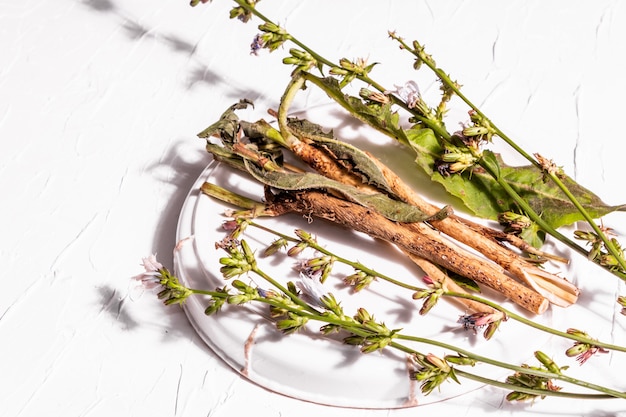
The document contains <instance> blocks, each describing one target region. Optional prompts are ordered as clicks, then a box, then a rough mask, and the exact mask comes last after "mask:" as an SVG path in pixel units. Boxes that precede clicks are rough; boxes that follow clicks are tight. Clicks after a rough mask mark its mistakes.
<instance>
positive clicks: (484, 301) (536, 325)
mask: <svg viewBox="0 0 626 417" xmlns="http://www.w3.org/2000/svg"><path fill="white" fill-rule="evenodd" d="M246 222H247V223H248V225H250V226H253V227H255V228H257V229H260V230H264V231H266V232H268V233H271V234H273V235H275V236H278V237H279V238H282V239H285V240H287V241H290V242H292V243H298V242H302V241H303V240H302V239H298V238H294V237H293V236H290V235H286V234H284V233H281V232H279V231H277V230H274V229H271V228H269V227H266V226H263V225H262V224H260V223H257V222H254V221H251V220H246ZM306 243H307V244H308V246H309V247H311V248H312V249H314V250H316V251H318V252H320V253H322V254H324V255H327V256H332V257H333V258H334V259H335V260H336V261H337V262H340V263H343V264H344V265H348V266H350V267H352V268H354V269H355V270H360V271H363V272H365V273H366V274H368V275H371V276H375V277H378V278H380V279H382V280H384V281H387V282H389V283H391V284H394V285H397V286H398V287H401V288H404V289H407V290H410V291H422V290H423V288H422V287H417V286H414V285H411V284H407V283H405V282H403V281H400V280H397V279H395V278H392V277H390V276H388V275H385V274H383V273H381V272H378V271H376V270H374V269H371V268H369V267H367V266H366V265H363V264H362V263H360V262H355V261H351V260H349V259H346V258H344V257H342V256H340V255H338V254H336V253H335V252H333V251H331V250H329V249H327V248H325V247H323V246H321V245H320V244H318V243H317V242H316V241H315V240H307V241H306ZM442 296H444V297H451V298H465V299H467V300H472V301H476V302H479V303H482V304H484V305H487V306H489V307H491V308H493V309H495V310H498V311H500V312H501V313H503V314H504V315H505V316H506V317H508V318H510V319H513V320H515V321H517V322H519V323H522V324H524V325H526V326H529V327H531V328H534V329H536V330H539V331H542V332H545V333H548V334H552V335H555V336H559V337H562V338H565V339H569V340H574V341H577V342H582V343H587V344H590V345H594V346H598V347H602V348H605V349H610V350H614V351H619V352H626V347H625V346H620V345H614V344H610V343H606V342H602V341H599V340H595V339H591V338H585V337H582V336H578V335H575V334H570V333H567V332H563V331H560V330H557V329H554V328H552V327H548V326H544V325H542V324H540V323H537V322H535V321H533V320H529V319H527V318H525V317H524V316H521V315H519V314H516V313H514V312H513V311H511V310H509V309H507V308H504V307H502V306H501V305H499V304H497V303H495V302H493V301H490V300H488V299H486V298H483V297H479V296H476V295H472V294H464V293H459V292H454V291H444V292H443V293H442Z"/></svg>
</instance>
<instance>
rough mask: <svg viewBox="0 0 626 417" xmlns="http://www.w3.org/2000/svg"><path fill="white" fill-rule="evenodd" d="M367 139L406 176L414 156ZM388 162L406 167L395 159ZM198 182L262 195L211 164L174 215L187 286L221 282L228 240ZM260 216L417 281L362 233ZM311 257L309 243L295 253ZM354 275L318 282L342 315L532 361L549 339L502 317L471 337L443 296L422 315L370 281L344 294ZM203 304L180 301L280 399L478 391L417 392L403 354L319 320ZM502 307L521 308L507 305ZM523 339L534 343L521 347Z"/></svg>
mask: <svg viewBox="0 0 626 417" xmlns="http://www.w3.org/2000/svg"><path fill="white" fill-rule="evenodd" d="M324 120H325V121H327V122H326V123H329V124H325V125H326V126H329V127H334V128H335V133H337V132H338V131H340V130H341V129H342V128H341V126H340V125H339V124H338V123H339V122H340V121H341V117H340V116H335V118H334V119H333V118H332V117H330V116H329V115H328V114H326V115H325V118H324ZM318 123H319V122H318ZM345 128H346V127H345V126H344V130H345ZM348 130H349V131H348V132H347V133H346V132H344V136H342V137H345V136H354V137H356V136H360V135H361V134H362V133H363V132H361V133H359V132H356V131H355V130H354V129H353V127H349V129H348ZM369 135H370V137H369V138H367V139H361V140H355V141H356V142H357V145H359V146H362V147H365V148H368V149H370V150H374V151H375V152H376V153H377V155H378V156H379V157H381V159H383V160H384V161H385V162H387V163H388V164H391V166H404V167H406V168H404V170H405V171H407V172H410V171H411V170H413V169H414V168H413V167H410V166H408V163H410V161H411V160H412V156H411V155H410V154H408V153H407V152H406V151H405V150H403V148H401V147H399V146H397V145H395V144H394V143H392V142H391V141H389V140H388V139H386V138H380V137H379V136H377V135H376V134H375V133H374V134H372V132H369ZM394 160H397V161H398V162H401V163H403V164H404V165H397V164H394ZM407 161H408V162H407ZM401 174H402V172H401ZM205 181H208V182H212V183H214V184H217V185H221V186H223V187H226V188H229V189H232V190H233V191H235V192H238V193H240V194H243V195H245V196H248V197H251V198H254V199H257V200H260V199H261V196H262V187H261V186H260V185H259V184H257V183H255V182H253V181H251V180H249V179H248V178H246V177H245V176H244V175H243V174H241V173H239V172H235V171H233V170H232V169H230V168H229V167H227V166H225V165H223V164H218V163H215V162H213V163H211V164H209V165H208V167H207V168H206V170H205V171H204V172H203V173H202V175H200V177H199V178H198V180H197V182H196V184H194V186H193V188H192V189H191V191H190V194H189V196H188V198H187V201H186V203H185V205H184V207H183V210H182V212H181V216H180V221H179V229H178V236H177V238H178V241H179V245H178V246H177V251H176V257H175V260H176V272H177V274H178V276H179V277H180V279H181V280H182V281H183V282H184V283H185V284H186V285H188V286H190V287H194V288H201V289H208V290H214V289H215V288H217V287H223V286H224V285H225V284H226V283H227V281H225V280H224V279H223V278H222V276H221V273H220V272H219V268H220V264H219V263H218V259H219V258H220V257H222V256H224V255H225V252H223V251H222V250H218V249H216V248H215V243H216V242H218V241H220V240H221V239H222V238H223V237H224V236H226V232H225V231H223V230H222V222H223V221H224V220H227V218H226V217H224V215H223V212H224V210H225V209H226V208H230V207H227V206H226V205H224V204H223V203H221V202H218V201H216V200H214V199H212V198H210V197H208V196H206V195H203V194H201V193H200V192H199V189H200V186H201V185H202V183H204V182H205ZM416 181H419V179H416V180H415V181H414V182H416ZM415 185H416V186H417V185H419V184H415ZM426 189H427V190H429V191H428V192H429V193H431V195H432V185H430V184H427V185H426ZM435 195H436V194H435ZM258 221H259V222H261V223H262V224H263V225H265V226H267V227H270V228H274V229H276V230H278V231H280V232H282V233H285V234H292V233H293V231H294V230H295V229H296V228H301V229H304V230H307V231H309V232H311V233H313V234H314V235H316V236H317V239H318V242H319V243H321V244H322V245H324V246H326V247H327V248H328V249H330V250H332V251H334V252H335V253H338V254H340V255H342V256H344V257H346V258H349V259H352V260H358V261H360V262H362V263H364V264H366V265H368V266H370V267H372V268H374V269H376V270H378V271H381V272H383V273H385V274H387V275H390V276H393V277H395V278H397V279H401V280H404V281H407V282H410V283H414V284H415V285H418V286H421V285H423V284H422V281H421V279H420V277H421V276H422V272H421V271H420V270H419V269H418V268H417V267H416V266H415V265H413V264H412V263H410V262H409V261H407V260H406V259H405V258H404V257H403V256H402V255H401V254H400V253H399V252H398V251H397V250H395V249H394V248H393V247H391V246H390V245H387V244H385V243H381V242H378V241H374V240H372V239H370V238H369V237H367V236H364V235H360V234H357V233H355V232H353V231H350V230H346V229H343V228H339V227H337V226H335V225H330V224H328V223H326V222H323V221H321V220H314V221H313V222H312V223H309V222H308V221H307V219H303V218H302V217H301V216H297V215H288V216H283V217H280V218H263V219H258ZM243 238H245V239H246V240H247V242H248V243H249V244H250V246H251V247H252V248H253V249H254V250H256V251H257V253H260V252H261V251H262V250H263V249H264V248H265V247H266V246H267V245H268V244H269V243H271V242H272V240H274V238H275V237H274V236H272V235H270V234H268V233H267V232H264V231H260V230H258V229H255V228H253V227H249V228H248V229H247V230H246V232H245V235H244V236H243ZM314 255H315V253H314V252H313V251H311V250H310V249H308V250H307V251H305V252H304V253H303V254H302V255H301V256H300V259H303V258H310V257H313V256H314ZM296 262H297V259H293V258H289V257H287V256H286V255H285V254H284V253H282V254H279V255H277V256H275V257H272V258H259V263H260V264H261V266H262V268H263V269H264V270H265V271H266V272H268V273H269V274H270V275H272V276H273V277H274V278H275V279H277V280H279V281H281V282H283V283H286V282H287V281H296V280H297V279H298V273H297V272H296V270H295V269H294V264H295V263H296ZM352 272H353V271H352V270H351V269H350V268H349V267H345V266H342V265H339V264H338V265H337V266H336V267H335V268H334V270H333V273H332V274H331V276H330V277H329V278H328V279H327V281H326V283H325V284H324V287H325V288H326V290H327V291H328V292H331V293H333V294H334V295H335V296H336V297H337V298H338V299H339V300H341V304H342V306H343V307H344V311H345V312H347V313H348V314H354V312H356V309H357V308H359V307H365V308H366V309H367V310H368V311H369V312H370V313H372V314H373V315H374V316H375V317H376V318H377V319H378V320H380V321H383V322H385V324H386V325H387V326H388V327H389V328H392V329H395V328H402V329H403V330H402V332H403V333H405V334H414V335H419V336H421V337H429V338H433V339H437V340H439V341H443V342H447V343H450V344H453V345H456V346H459V347H462V348H465V349H469V350H474V351H476V352H478V353H479V354H481V355H483V356H489V357H493V358H495V359H499V360H503V361H509V362H512V363H514V364H521V363H523V362H526V363H534V359H533V355H532V352H533V351H534V350H537V349H541V348H542V347H543V346H544V345H545V343H546V342H547V341H548V339H549V336H548V335H547V334H546V333H542V332H537V331H535V330H531V329H529V328H527V327H525V326H523V325H520V324H519V323H517V322H515V321H513V320H509V321H508V322H506V323H504V324H503V326H501V328H500V329H499V330H498V332H497V334H496V335H495V337H494V338H493V339H491V340H489V341H486V340H484V339H483V338H482V336H481V334H480V333H479V334H478V335H475V334H473V332H471V331H465V330H463V329H462V327H461V325H460V324H457V322H456V321H457V319H458V317H459V315H461V314H463V313H464V312H463V311H461V310H460V309H459V308H457V307H456V306H455V305H453V304H450V303H448V302H446V301H441V302H440V303H439V304H438V305H437V306H436V307H435V308H434V309H433V310H432V311H431V312H430V313H429V314H427V315H425V316H420V315H419V314H418V310H419V307H420V306H421V301H417V302H416V301H413V300H412V299H411V292H410V291H408V290H404V289H400V288H397V287H394V286H393V285H391V284H388V283H386V282H384V281H380V280H379V281H375V282H374V283H373V284H372V285H371V287H370V288H369V289H367V290H364V291H361V292H359V293H356V294H355V293H352V292H350V291H349V290H347V289H346V288H344V285H343V284H342V281H341V279H342V278H343V276H345V275H348V274H350V273H352ZM240 279H242V280H243V281H246V282H249V283H252V284H253V285H258V286H260V287H263V288H267V284H266V283H265V282H263V280H262V279H261V278H259V277H256V276H241V277H240ZM206 305H207V304H206V299H203V297H192V298H190V299H189V301H188V302H187V304H186V305H185V311H186V313H187V315H188V317H189V320H190V321H191V323H192V324H193V326H194V328H195V329H196V331H197V332H198V333H199V335H200V336H201V337H202V339H203V340H204V341H205V342H206V343H207V345H208V346H209V347H210V348H211V349H212V350H213V351H214V352H215V353H216V354H217V355H218V356H219V357H221V358H222V359H223V360H224V361H226V363H228V364H229V365H230V366H231V367H232V368H233V369H234V370H235V371H237V372H239V373H241V374H242V375H243V376H245V377H246V378H248V379H249V380H251V381H253V382H255V383H257V384H259V385H260V386H262V387H265V388H267V389H269V390H272V391H275V392H278V393H281V394H284V395H287V396H291V397H295V398H299V399H302V400H306V401H312V402H317V403H322V404H327V405H333V406H341V407H358V408H400V407H409V406H415V405H418V404H427V403H432V402H435V401H442V400H445V399H449V398H453V397H457V396H460V395H464V394H467V393H468V392H471V391H474V390H476V389H479V388H480V387H481V385H480V384H478V383H475V382H472V381H469V380H463V381H462V384H461V385H458V384H456V383H453V382H446V383H444V384H443V385H442V387H441V389H440V390H439V391H434V392H433V393H432V394H431V395H429V396H424V395H422V394H421V392H420V390H419V383H417V382H416V381H413V380H411V379H410V378H409V369H408V367H407V358H406V355H405V354H403V353H401V352H397V351H393V350H391V349H389V350H385V351H383V352H382V353H379V352H376V353H371V354H362V353H360V352H359V350H358V348H357V347H354V346H348V345H344V344H342V343H341V340H340V339H338V338H337V337H335V338H332V337H330V338H329V337H323V336H321V334H319V332H318V331H317V330H318V329H319V327H320V326H321V324H320V323H310V324H309V326H308V328H307V330H306V331H304V332H300V333H297V334H291V335H282V334H281V333H280V332H279V331H278V330H276V329H275V326H274V323H273V322H272V321H271V320H270V319H268V318H267V314H266V311H265V310H264V309H260V308H256V307H253V306H245V307H244V306H239V307H235V306H226V307H225V308H224V309H223V310H222V311H220V312H219V313H218V314H216V315H213V316H210V317H208V316H206V315H205V314H204V309H205V308H206ZM506 305H507V307H509V308H511V309H513V310H516V311H519V310H517V309H516V308H515V306H512V305H511V304H508V303H507V304H506ZM538 320H539V321H540V322H542V323H544V324H548V325H550V324H553V323H554V317H553V312H552V311H551V310H549V311H548V312H546V313H545V314H544V315H542V316H541V317H540V318H538ZM529 340H531V341H532V343H528V341H529ZM412 347H414V348H416V349H418V350H419V351H421V352H423V353H434V354H435V355H437V356H443V355H445V354H450V353H453V352H451V351H448V350H445V349H442V348H439V347H435V346H426V345H412ZM467 370H468V371H471V372H475V373H478V374H481V375H483V376H487V377H491V378H495V379H500V380H502V379H504V378H505V377H506V375H508V374H510V373H511V372H509V371H503V370H502V369H497V368H492V367H490V366H487V365H483V364H480V365H477V366H475V367H474V368H468V369H467ZM502 394H504V393H502Z"/></svg>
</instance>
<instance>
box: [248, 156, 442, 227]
mask: <svg viewBox="0 0 626 417" xmlns="http://www.w3.org/2000/svg"><path fill="white" fill-rule="evenodd" d="M244 162H245V165H246V169H247V171H248V172H249V173H250V174H251V175H252V176H253V177H255V179H257V180H258V181H259V182H261V183H263V184H265V185H268V186H270V187H273V188H276V189H279V190H285V191H302V190H311V189H316V190H320V189H322V190H332V191H336V192H339V193H341V194H342V195H343V196H344V197H345V198H346V199H347V200H350V201H352V202H354V203H357V204H360V205H362V206H364V207H369V208H371V209H373V210H376V211H377V212H379V213H380V214H382V215H383V216H385V217H386V218H388V219H389V220H393V221H397V222H403V223H413V222H422V221H428V220H431V219H433V218H437V219H441V218H442V217H445V216H446V215H447V213H448V207H444V208H443V209H442V210H441V211H440V212H438V213H437V214H435V215H434V216H431V215H428V214H426V213H424V212H422V211H421V210H419V209H418V208H417V207H415V206H412V205H410V204H406V203H403V202H401V201H397V200H393V199H391V198H389V197H388V196H386V195H384V194H382V193H375V194H368V193H363V192H361V191H359V190H357V189H356V188H355V187H352V186H350V185H346V184H342V183H340V182H338V181H335V180H331V179H329V178H326V177H325V176H323V175H320V174H316V173H312V172H304V173H294V172H285V171H264V170H263V169H261V168H260V167H258V166H257V165H256V164H254V163H252V162H250V161H247V160H246V161H244Z"/></svg>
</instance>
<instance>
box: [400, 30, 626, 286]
mask: <svg viewBox="0 0 626 417" xmlns="http://www.w3.org/2000/svg"><path fill="white" fill-rule="evenodd" d="M393 38H394V39H395V40H396V41H398V42H399V43H400V44H401V45H402V47H403V49H406V50H407V51H410V52H411V53H412V54H413V55H415V56H416V57H417V58H418V59H420V60H421V62H422V63H424V64H425V65H426V66H427V67H428V68H429V69H430V70H431V71H433V72H434V73H435V75H436V76H437V77H438V78H439V79H440V80H441V82H442V83H443V84H445V85H446V86H447V87H448V88H449V89H450V90H452V91H454V94H456V95H457V96H458V97H459V98H460V99H461V100H463V102H464V103H465V104H467V105H468V106H469V107H470V108H471V109H472V110H473V111H475V112H476V114H477V115H478V116H479V117H480V118H481V119H482V120H484V121H485V122H486V124H488V125H489V126H490V127H491V129H492V130H493V132H494V134H495V135H497V136H498V137H500V138H501V139H502V140H503V141H504V142H505V143H506V144H507V145H509V146H510V147H511V148H513V149H514V150H515V151H516V152H517V153H519V154H520V155H521V156H522V157H524V158H525V159H527V160H528V161H529V162H530V163H532V164H533V165H535V166H536V167H537V168H539V169H541V170H542V171H545V170H544V167H543V166H542V165H541V163H540V162H539V161H538V160H537V158H535V157H533V156H532V155H530V154H529V153H528V152H526V151H524V149H522V148H521V147H520V146H519V145H517V143H515V141H513V140H512V139H511V138H510V137H509V136H508V135H507V134H506V133H504V132H503V131H502V130H501V129H500V128H499V127H498V126H496V125H495V124H494V123H493V122H492V121H491V120H490V119H489V118H488V117H487V116H486V115H485V114H484V113H483V112H482V111H481V110H480V109H479V108H478V107H477V106H476V105H474V103H473V102H472V101H471V100H470V99H469V98H467V97H466V96H465V95H464V94H463V92H462V91H461V89H460V88H459V87H458V86H457V84H456V83H455V82H454V81H452V79H451V78H450V77H449V76H448V74H446V73H445V72H444V71H443V70H442V69H441V68H438V67H437V66H436V65H435V62H434V61H433V60H432V59H428V57H427V56H425V54H424V53H423V51H418V50H416V49H414V48H411V47H410V46H409V45H408V44H407V43H406V42H404V40H402V39H401V38H399V37H393ZM548 174H549V176H550V178H551V180H552V181H553V182H554V183H555V184H556V185H557V186H558V187H559V189H560V190H561V191H562V192H563V193H564V194H565V196H566V197H567V198H568V199H569V200H570V201H571V203H572V204H573V205H574V207H576V209H577V210H578V212H579V213H580V214H581V215H582V216H583V218H584V219H585V221H587V223H589V225H590V226H591V228H592V229H593V230H594V232H595V233H596V234H597V235H598V236H599V237H600V239H601V240H602V242H603V243H604V244H605V247H606V248H607V250H608V251H609V253H610V254H611V255H613V256H614V257H615V259H616V260H617V261H618V263H619V264H620V266H621V268H622V269H623V270H624V271H626V260H625V259H624V257H623V256H622V254H620V253H619V251H617V250H616V248H615V247H614V245H613V244H612V243H611V242H610V240H609V239H608V238H607V236H606V234H605V233H604V232H603V231H602V230H601V229H600V228H599V227H598V225H597V224H596V223H595V220H594V219H593V217H592V216H591V215H590V214H589V212H588V211H587V210H586V209H585V208H584V207H583V206H582V205H581V204H580V202H579V201H578V199H577V198H576V197H575V196H574V195H573V194H572V193H571V192H570V191H569V188H568V187H567V186H566V185H565V184H564V183H563V181H561V179H560V178H558V176H556V175H555V174H554V173H548ZM498 182H499V183H502V182H503V181H500V180H499V179H498ZM501 185H502V184H501ZM506 191H507V193H508V194H509V195H510V196H511V197H512V198H514V199H515V200H516V202H518V204H519V203H520V202H519V201H518V200H521V199H520V198H519V196H518V195H517V193H516V192H515V191H514V190H512V189H511V188H510V187H508V189H506ZM511 191H513V192H511ZM522 201H523V200H522ZM520 205H521V204H520ZM524 205H526V206H528V205H527V204H524ZM524 210H525V211H526V214H528V215H529V217H531V218H532V220H533V221H535V222H536V223H537V224H538V225H539V226H540V227H541V228H543V229H544V230H545V231H546V232H547V233H549V234H551V235H552V236H554V237H555V238H557V239H558V240H560V241H561V242H563V243H565V244H566V245H568V246H569V247H571V248H572V249H574V250H576V251H577V252H579V253H581V254H583V255H588V254H589V252H588V251H587V250H585V249H584V248H582V247H580V246H579V245H577V244H576V243H575V242H573V241H572V240H570V239H568V238H566V237H565V236H563V235H562V234H560V233H558V232H557V231H556V230H554V229H553V228H551V227H548V228H546V226H547V225H546V224H545V222H543V221H542V220H541V218H540V217H539V216H538V215H537V214H536V213H535V212H534V210H532V209H530V208H529V207H526V208H524ZM611 272H613V273H614V274H615V275H617V276H619V277H620V278H622V279H626V274H619V273H617V271H611Z"/></svg>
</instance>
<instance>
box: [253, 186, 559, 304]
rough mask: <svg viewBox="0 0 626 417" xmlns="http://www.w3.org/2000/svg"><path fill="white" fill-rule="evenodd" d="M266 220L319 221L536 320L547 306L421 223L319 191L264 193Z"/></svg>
mask: <svg viewBox="0 0 626 417" xmlns="http://www.w3.org/2000/svg"><path fill="white" fill-rule="evenodd" d="M265 198H266V204H267V209H266V211H265V212H266V214H272V215H281V214H285V213H288V212H296V213H300V214H303V215H305V216H307V217H311V216H312V217H318V218H323V219H326V220H329V221H332V222H334V223H337V224H340V225H343V226H346V227H349V228H351V229H354V230H356V231H359V232H363V233H366V234H368V235H370V236H372V237H375V238H379V239H382V240H385V241H387V242H390V243H393V244H395V245H396V246H398V247H399V248H401V249H402V250H404V251H407V252H410V253H413V254H415V255H418V256H419V257H422V258H424V259H427V260H429V261H431V262H433V263H435V264H437V265H440V266H441V267H443V268H445V269H447V270H449V271H452V272H455V273H457V274H460V275H462V276H465V277H467V278H470V279H473V280H474V281H477V282H479V283H482V284H484V285H487V286H488V287H490V288H493V289H494V290H496V291H498V292H499V293H501V294H502V295H504V296H505V297H506V298H508V299H510V300H512V301H513V302H515V303H516V304H518V305H520V306H521V307H523V308H525V309H527V310H528V311H530V312H532V313H535V314H541V313H543V312H545V311H546V309H547V308H548V305H549V302H548V300H547V299H546V298H544V297H543V296H541V295H540V294H538V293H537V292H536V291H534V290H532V289H530V288H528V287H526V286H524V285H523V284H521V283H519V282H517V281H515V280H514V279H512V278H511V277H509V276H508V275H506V273H505V271H504V270H503V269H502V268H500V267H498V266H497V265H494V264H492V263H490V262H488V261H485V260H484V259H482V258H479V257H477V256H475V255H473V254H471V253H470V252H467V251H465V250H463V249H461V248H459V247H457V246H456V245H453V244H452V243H451V242H449V241H447V240H446V239H444V238H442V237H441V236H440V235H439V233H438V232H437V231H435V230H433V229H431V228H430V227H429V226H428V225H426V224H423V223H411V227H410V228H409V227H406V225H407V224H406V223H396V222H393V221H391V220H388V219H387V218H385V217H384V216H382V215H380V214H379V213H377V212H375V211H373V210H371V209H368V208H366V207H363V206H360V205H358V204H354V203H351V202H348V201H346V200H343V199H340V198H337V197H334V196H331V195H329V194H327V193H324V192H319V191H302V192H296V193H294V192H279V193H278V194H272V193H270V192H269V190H268V192H267V193H266V196H265Z"/></svg>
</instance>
